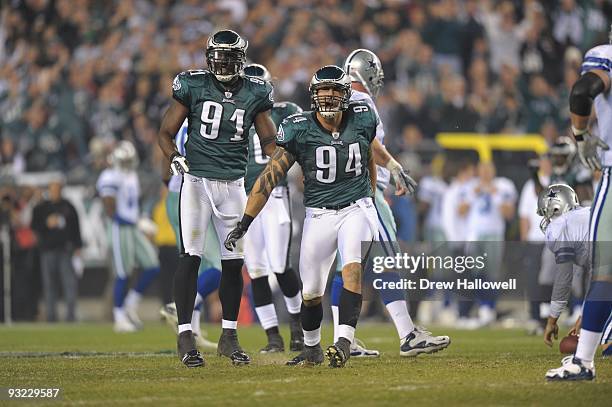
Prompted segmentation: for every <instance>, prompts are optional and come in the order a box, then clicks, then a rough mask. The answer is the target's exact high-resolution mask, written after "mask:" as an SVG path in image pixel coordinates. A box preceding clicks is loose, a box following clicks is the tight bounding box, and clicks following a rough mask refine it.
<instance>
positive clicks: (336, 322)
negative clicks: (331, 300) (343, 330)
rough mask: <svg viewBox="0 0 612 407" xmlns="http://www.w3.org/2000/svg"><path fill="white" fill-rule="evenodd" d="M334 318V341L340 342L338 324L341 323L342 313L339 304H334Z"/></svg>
mask: <svg viewBox="0 0 612 407" xmlns="http://www.w3.org/2000/svg"><path fill="white" fill-rule="evenodd" d="M331 309H332V319H333V320H334V343H336V342H338V325H339V324H340V314H339V311H338V306H337V305H332V307H331Z"/></svg>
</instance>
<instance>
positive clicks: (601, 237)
mask: <svg viewBox="0 0 612 407" xmlns="http://www.w3.org/2000/svg"><path fill="white" fill-rule="evenodd" d="M610 43H611V44H606V45H599V46H596V47H594V48H592V49H590V50H589V51H587V53H586V55H585V57H584V61H583V63H582V75H581V77H580V78H579V79H578V80H577V81H576V83H575V84H574V86H573V87H572V90H571V93H570V100H569V104H570V113H571V122H572V133H573V135H574V138H575V139H576V143H577V147H578V155H579V157H580V159H581V160H582V162H583V163H584V165H586V166H587V167H588V168H590V169H591V170H600V169H601V170H602V178H601V181H600V182H599V187H598V188H597V193H596V194H595V199H594V201H593V205H592V208H591V220H590V226H589V241H591V242H592V245H593V248H592V257H591V267H592V279H591V284H590V288H589V291H588V293H587V296H586V299H585V302H584V307H583V313H582V328H581V330H580V337H579V339H578V346H577V348H576V353H575V355H574V356H573V357H572V358H567V359H564V360H563V366H561V367H560V368H558V369H554V370H551V371H549V372H548V373H547V374H546V377H547V379H549V380H592V379H593V378H594V377H595V366H594V363H593V359H594V358H595V352H596V351H597V346H598V344H599V342H600V339H601V336H602V332H603V330H604V326H605V324H606V321H607V319H608V317H609V315H610V312H611V311H612V270H611V265H612V250H610V248H609V247H608V248H606V247H605V244H606V243H604V242H610V241H612V199H607V197H608V195H609V194H608V192H609V189H610V175H611V174H610V171H611V168H612V151H610V147H609V143H610V142H612V95H611V94H610V78H611V75H612V73H611V69H612V33H611V34H610ZM593 104H595V113H596V115H597V119H598V127H599V133H600V136H601V138H599V137H597V136H594V135H592V134H590V132H589V126H588V122H589V117H590V116H591V109H592V107H593ZM600 148H601V149H602V150H603V151H602V153H601V155H600V154H599V149H600ZM608 244H609V243H608Z"/></svg>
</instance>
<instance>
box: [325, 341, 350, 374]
mask: <svg viewBox="0 0 612 407" xmlns="http://www.w3.org/2000/svg"><path fill="white" fill-rule="evenodd" d="M325 356H326V357H327V359H328V360H329V367H344V365H346V362H348V360H349V358H350V357H351V343H350V342H349V341H348V339H346V338H340V339H338V342H336V343H334V344H333V345H331V346H330V347H329V348H327V351H325Z"/></svg>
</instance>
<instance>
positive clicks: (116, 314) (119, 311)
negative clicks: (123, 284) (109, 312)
mask: <svg viewBox="0 0 612 407" xmlns="http://www.w3.org/2000/svg"><path fill="white" fill-rule="evenodd" d="M113 319H114V320H115V322H123V321H127V320H128V317H127V315H125V310H124V309H123V308H118V307H114V308H113Z"/></svg>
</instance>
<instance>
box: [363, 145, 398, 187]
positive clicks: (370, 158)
mask: <svg viewBox="0 0 612 407" xmlns="http://www.w3.org/2000/svg"><path fill="white" fill-rule="evenodd" d="M376 141H377V140H376V139H374V142H376ZM374 142H372V143H371V144H370V152H369V154H368V170H369V171H370V182H371V183H372V192H375V191H376V159H375V158H374V154H373V150H374V147H373V144H374ZM404 193H406V192H405V191H404Z"/></svg>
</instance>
